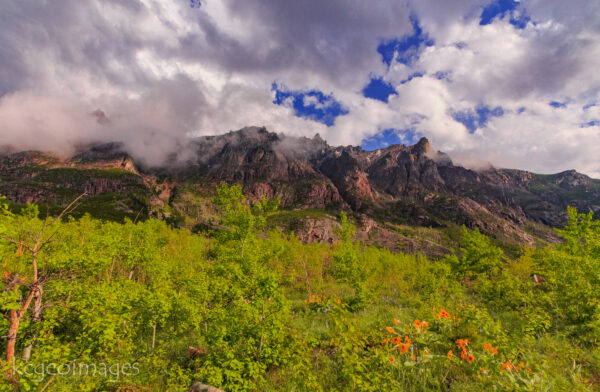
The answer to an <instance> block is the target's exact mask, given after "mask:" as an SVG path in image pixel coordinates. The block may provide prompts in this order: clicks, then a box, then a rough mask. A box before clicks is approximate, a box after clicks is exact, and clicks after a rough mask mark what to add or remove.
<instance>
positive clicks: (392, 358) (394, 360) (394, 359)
mask: <svg viewBox="0 0 600 392" xmlns="http://www.w3.org/2000/svg"><path fill="white" fill-rule="evenodd" d="M390 362H391V363H394V362H396V358H394V356H393V355H392V356H391V357H390Z"/></svg>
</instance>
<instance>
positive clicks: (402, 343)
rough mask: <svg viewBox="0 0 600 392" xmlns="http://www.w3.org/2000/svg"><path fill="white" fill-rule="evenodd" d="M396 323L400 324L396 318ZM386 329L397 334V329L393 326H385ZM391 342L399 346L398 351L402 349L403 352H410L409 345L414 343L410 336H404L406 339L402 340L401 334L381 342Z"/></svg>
mask: <svg viewBox="0 0 600 392" xmlns="http://www.w3.org/2000/svg"><path fill="white" fill-rule="evenodd" d="M394 324H396V325H398V324H399V322H398V320H397V319H394ZM385 329H386V331H388V332H389V333H391V334H396V331H394V328H392V327H385ZM390 342H391V343H392V344H393V345H394V346H397V347H398V351H400V352H401V353H402V354H406V353H408V351H409V347H410V346H411V345H412V340H411V339H410V338H409V337H408V336H404V340H402V337H401V336H394V337H393V338H392V339H384V340H383V341H382V342H381V343H383V344H387V343H390Z"/></svg>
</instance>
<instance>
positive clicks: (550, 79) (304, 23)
mask: <svg viewBox="0 0 600 392" xmlns="http://www.w3.org/2000/svg"><path fill="white" fill-rule="evenodd" d="M489 2H490V1H489V0H453V1H446V2H439V1H435V0H418V1H417V0H407V1H406V2H404V1H401V2H398V1H393V0H389V1H380V2H365V1H358V0H330V1H316V0H315V1H293V2H278V1H268V0H257V1H253V2H248V1H245V0H230V1H220V0H206V1H203V2H202V6H201V7H200V8H191V7H189V3H188V2H187V1H171V2H164V1H158V0H110V1H100V0H87V1H79V0H67V1H61V2H40V1H39V0H22V1H19V2H13V1H10V0H0V7H1V8H2V10H3V11H2V13H0V37H1V38H0V40H1V43H2V45H0V97H1V98H0V126H1V129H0V144H13V145H14V146H16V147H17V148H46V149H55V150H63V151H64V149H65V148H68V146H70V145H72V144H73V143H75V142H85V141H88V140H111V139H118V140H122V141H124V142H125V143H126V144H127V145H128V146H129V148H130V149H131V150H132V151H133V153H135V154H137V155H138V156H141V157H142V158H144V159H146V160H147V161H149V162H151V163H160V161H161V160H163V159H164V158H165V157H166V156H167V155H168V154H169V153H171V152H173V151H175V150H176V149H177V146H180V145H182V144H185V138H186V137H188V135H190V134H194V135H202V134H217V133H222V132H226V131H228V130H232V129H238V128H241V127H243V126H246V125H265V126H267V127H269V128H270V129H272V130H274V131H278V132H285V133H288V134H293V135H305V136H312V135H314V134H315V133H317V132H318V133H320V134H321V135H322V136H323V137H324V138H325V139H326V140H328V141H329V142H330V143H333V144H358V143H360V141H361V140H362V139H363V138H366V137H369V136H372V135H374V134H376V133H377V132H379V131H382V130H384V129H388V128H396V129H404V128H412V129H414V130H415V131H417V132H418V133H421V134H424V135H426V136H428V137H429V138H430V139H431V140H432V142H433V144H434V145H435V146H437V147H438V148H440V149H442V150H445V151H446V152H448V153H450V155H451V156H452V157H453V158H454V159H456V160H458V161H460V162H464V163H471V164H479V163H481V162H483V161H488V160H489V161H491V162H492V163H493V164H495V165H497V166H510V167H518V168H523V169H530V170H535V171H540V172H554V171H559V170H564V169H570V168H575V169H577V170H580V171H583V172H585V173H588V174H592V175H595V176H600V159H599V158H598V155H597V153H596V152H595V151H597V150H598V149H600V140H599V136H598V135H599V134H600V127H599V126H590V127H583V128H582V127H581V124H587V123H590V122H593V121H596V120H600V109H599V107H598V106H591V107H588V108H587V109H586V110H583V107H584V106H585V105H588V104H590V103H593V102H598V101H599V98H600V97H599V95H600V76H599V75H598V74H597V70H598V69H599V68H600V67H599V66H600V60H599V59H600V20H599V19H598V18H597V16H596V15H598V13H599V12H600V5H599V4H600V3H598V2H597V1H594V0H588V1H583V0H582V1H576V2H569V3H565V2H563V1H547V0H544V1H542V0H523V1H522V2H521V5H520V7H522V9H523V10H525V12H526V13H527V15H529V16H530V17H531V20H532V23H529V24H528V26H527V27H526V28H525V29H523V30H518V29H516V28H515V27H514V26H512V25H511V24H510V23H509V21H508V16H507V17H505V18H504V19H501V18H497V19H496V20H494V23H492V24H489V25H486V26H480V25H479V15H480V14H481V9H482V6H483V5H485V4H487V3H489ZM575 3H576V4H575ZM411 12H414V13H415V14H416V15H417V16H418V18H419V20H420V24H421V26H422V27H423V30H424V31H425V32H426V33H427V34H428V35H429V36H430V37H431V38H433V39H434V40H435V45H434V46H431V47H428V48H425V49H424V50H422V51H421V53H420V57H419V59H418V61H416V62H415V63H414V64H411V66H405V65H403V64H399V63H396V64H393V65H392V67H390V68H389V69H387V67H386V66H385V65H384V64H383V63H382V61H381V57H380V55H379V54H378V53H377V51H376V49H377V45H378V44H379V42H380V40H381V39H384V38H386V39H387V38H399V37H402V36H403V35H405V34H410V33H412V26H411V24H410V22H409V15H410V13H411ZM458 44H460V45H458ZM414 72H422V73H424V74H425V75H424V76H423V77H416V78H413V79H412V80H411V81H409V82H405V81H406V79H407V78H408V77H409V76H410V75H412V74H413V73H414ZM436 72H445V73H447V75H448V77H447V78H446V79H438V78H436V77H434V74H435V73H436ZM371 74H374V75H381V76H384V77H385V79H386V80H388V81H390V82H391V83H392V84H393V85H394V86H395V87H396V89H397V91H398V95H397V96H395V95H393V96H390V98H389V103H388V104H386V103H383V102H380V101H376V100H373V99H367V98H364V97H363V96H362V94H361V90H362V88H363V87H364V86H365V85H366V84H367V83H368V80H369V75H371ZM273 81H277V82H279V83H282V84H284V85H286V86H287V87H289V88H290V89H291V90H312V89H318V90H320V91H322V92H323V93H325V94H329V93H333V96H334V97H335V99H336V100H337V101H339V102H341V103H342V104H343V106H344V107H345V108H347V109H348V110H349V114H347V115H344V116H340V117H338V118H336V121H335V125H334V126H333V127H326V126H325V125H323V124H321V123H318V122H314V121H311V120H310V119H303V118H298V117H296V116H295V115H294V110H293V108H291V106H290V105H281V106H278V105H274V104H273V92H272V91H270V89H271V83H273ZM310 99H311V97H309V96H306V97H305V100H310ZM313 101H314V99H313ZM551 101H560V102H565V101H567V102H568V105H567V107H566V108H561V109H556V108H553V107H551V106H549V105H548V103H549V102H551ZM305 104H317V106H319V107H320V106H321V105H322V104H319V103H318V102H312V101H311V102H308V101H307V102H305ZM480 105H488V106H490V107H497V106H501V107H502V108H503V109H504V113H505V114H504V115H503V116H501V117H493V118H490V119H489V121H488V123H487V125H486V126H485V127H483V128H480V129H478V130H477V131H476V132H475V133H473V134H470V133H469V132H468V131H467V129H466V128H465V127H464V126H463V125H462V124H460V123H459V122H457V121H456V120H454V118H453V117H452V114H451V113H452V112H453V111H463V110H472V109H473V108H475V107H478V106H480ZM98 108H100V109H102V110H103V111H104V112H106V113H107V116H108V117H109V119H110V120H111V122H110V124H109V125H107V124H105V125H99V124H98V123H97V122H95V121H94V118H93V116H90V115H89V113H91V112H93V111H94V110H96V109H98ZM520 108H525V109H526V110H525V111H521V110H520Z"/></svg>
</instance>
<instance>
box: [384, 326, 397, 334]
mask: <svg viewBox="0 0 600 392" xmlns="http://www.w3.org/2000/svg"><path fill="white" fill-rule="evenodd" d="M385 329H386V330H387V331H388V332H389V333H395V332H394V330H393V328H392V327H385Z"/></svg>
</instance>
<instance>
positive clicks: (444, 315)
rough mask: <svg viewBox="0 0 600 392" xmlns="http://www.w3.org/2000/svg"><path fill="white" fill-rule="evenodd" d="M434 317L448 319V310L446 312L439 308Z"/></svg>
mask: <svg viewBox="0 0 600 392" xmlns="http://www.w3.org/2000/svg"><path fill="white" fill-rule="evenodd" d="M435 317H437V318H439V319H442V318H445V319H449V318H450V314H449V313H448V312H446V310H444V309H440V312H439V313H438V314H437V315H436V316H435Z"/></svg>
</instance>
